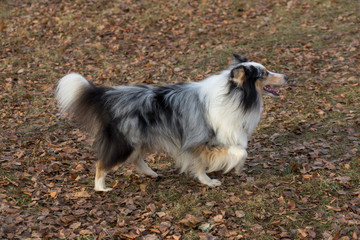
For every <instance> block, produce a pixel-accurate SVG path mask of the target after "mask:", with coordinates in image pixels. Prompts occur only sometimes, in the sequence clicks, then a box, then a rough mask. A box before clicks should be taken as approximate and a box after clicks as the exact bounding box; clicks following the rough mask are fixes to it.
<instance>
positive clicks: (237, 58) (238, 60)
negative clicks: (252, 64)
mask: <svg viewBox="0 0 360 240" xmlns="http://www.w3.org/2000/svg"><path fill="white" fill-rule="evenodd" d="M233 56H234V61H235V62H236V63H244V62H248V61H249V60H248V59H247V58H246V57H244V56H241V55H239V54H236V53H233Z"/></svg>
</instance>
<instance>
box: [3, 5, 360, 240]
mask: <svg viewBox="0 0 360 240" xmlns="http://www.w3.org/2000/svg"><path fill="white" fill-rule="evenodd" d="M359 12H360V3H359V1H351V0H315V1H312V0H305V1H299V0H290V1H286V0H274V1H269V0H256V1H236V0H225V1H216V0H202V1H185V0H181V1H166V0H160V1H144V0H139V1H135V0H116V1H104V0H97V1H90V0H77V1H57V0H51V1H42V0H34V1H20V0H2V1H1V2H0V46H1V47H0V87H1V92H0V106H1V107H0V115H1V119H0V126H1V127H0V129H1V130H0V131H1V132H0V134H1V135H0V137H1V138H0V152H1V154H0V165H1V168H0V186H1V188H0V222H1V224H0V238H2V239H12V238H34V239H36V238H38V239H54V238H66V239H74V238H75V239H302V238H304V239H334V240H335V239H343V240H346V239H359V238H360V227H359V226H360V174H359V173H360V158H359V144H360V140H359V137H360V118H359V110H360V104H359V103H360V87H359V77H360V74H359V69H360V42H359V41H360V40H359V39H360V33H359V32H360V18H359ZM234 52H235V53H239V54H242V55H245V56H246V57H248V58H249V59H251V60H253V61H256V62H261V63H262V64H263V65H265V66H266V67H267V68H268V69H269V70H271V71H274V72H280V73H284V74H287V75H289V76H290V82H289V84H288V85H287V86H284V87H283V88H282V91H281V97H280V98H278V99H271V98H266V99H265V111H264V114H263V119H262V120H261V122H260V124H259V126H258V128H257V129H256V131H255V133H254V135H253V137H252V138H251V140H250V142H249V148H248V153H249V154H248V155H249V157H248V159H247V164H246V166H245V169H244V173H243V174H242V175H241V176H240V177H239V176H236V175H235V174H234V173H229V174H226V175H223V174H221V173H216V174H213V175H212V177H216V178H218V179H220V180H221V181H222V182H223V185H222V186H221V187H217V188H208V187H206V186H204V185H201V184H199V183H198V182H197V181H195V180H193V179H191V178H189V177H188V176H186V175H183V174H182V175H180V174H178V173H177V170H176V169H175V168H174V166H173V164H172V159H171V158H170V157H168V156H166V155H165V154H163V153H158V154H155V153H154V154H153V155H149V156H147V157H146V160H147V161H148V162H149V164H150V165H151V167H152V168H153V169H154V170H155V171H156V172H157V173H158V174H159V175H160V177H159V178H157V179H151V178H148V177H144V176H140V175H138V174H136V173H135V172H133V171H132V170H133V169H132V167H131V166H130V167H128V168H121V169H119V170H118V171H117V172H115V173H112V174H110V175H109V177H108V178H107V180H108V181H107V182H108V185H109V186H112V187H113V188H114V190H113V191H111V192H107V193H96V192H94V190H93V179H94V174H95V171H94V163H95V160H96V157H95V154H94V151H93V149H92V148H91V137H90V136H88V135H86V134H85V133H84V132H83V131H81V130H79V129H78V128H76V125H75V124H74V123H72V122H71V121H70V120H69V119H67V118H61V117H60V116H59V115H58V113H57V112H58V110H57V107H56V104H55V101H54V87H55V85H56V83H57V81H58V79H60V78H61V77H62V76H64V75H65V74H66V73H69V72H79V73H81V74H83V75H84V76H85V77H86V78H87V79H89V80H90V81H92V82H94V83H95V84H99V85H105V86H115V85H121V84H127V85H131V84H139V83H141V84H154V85H159V84H163V83H174V82H188V81H200V80H201V79H204V78H206V77H208V76H210V75H212V74H216V73H218V72H219V71H221V70H222V69H224V68H226V67H227V65H228V63H229V61H230V60H231V54H232V53H234Z"/></svg>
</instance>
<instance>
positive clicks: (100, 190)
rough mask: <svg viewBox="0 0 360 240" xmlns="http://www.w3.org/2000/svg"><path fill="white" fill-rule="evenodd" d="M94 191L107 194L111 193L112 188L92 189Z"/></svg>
mask: <svg viewBox="0 0 360 240" xmlns="http://www.w3.org/2000/svg"><path fill="white" fill-rule="evenodd" d="M94 190H95V191H97V192H108V191H111V190H112V188H94Z"/></svg>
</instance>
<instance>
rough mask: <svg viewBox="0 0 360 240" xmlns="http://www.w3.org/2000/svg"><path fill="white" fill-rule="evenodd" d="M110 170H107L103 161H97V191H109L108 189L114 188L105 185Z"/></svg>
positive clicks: (95, 188)
mask: <svg viewBox="0 0 360 240" xmlns="http://www.w3.org/2000/svg"><path fill="white" fill-rule="evenodd" d="M108 172H109V170H107V169H106V168H105V167H104V166H103V164H102V162H101V161H100V160H99V161H97V163H96V173H95V187H94V190H95V191H99V192H108V191H110V190H112V188H107V187H106V185H105V177H106V175H107V173H108Z"/></svg>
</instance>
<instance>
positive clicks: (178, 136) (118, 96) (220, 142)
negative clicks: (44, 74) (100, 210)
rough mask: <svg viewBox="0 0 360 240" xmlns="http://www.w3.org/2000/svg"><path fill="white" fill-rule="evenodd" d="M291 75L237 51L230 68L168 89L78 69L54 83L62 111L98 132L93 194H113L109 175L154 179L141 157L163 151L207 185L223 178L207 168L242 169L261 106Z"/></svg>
mask: <svg viewBox="0 0 360 240" xmlns="http://www.w3.org/2000/svg"><path fill="white" fill-rule="evenodd" d="M287 81H288V77H287V76H285V75H283V74H279V73H273V72H270V71H268V70H267V69H266V68H265V67H264V66H263V65H261V64H260V63H255V62H250V61H248V59H247V58H245V57H243V56H240V55H237V54H234V59H233V61H232V64H231V65H230V67H229V68H228V69H226V70H224V71H222V72H221V73H220V74H218V75H213V76H210V77H208V78H206V79H205V80H203V81H200V82H190V83H178V84H169V85H163V86H150V85H135V86H117V87H98V86H95V85H94V84H92V83H90V82H88V81H87V80H86V79H85V78H84V77H82V76H81V75H79V74H76V73H70V74H68V75H66V76H65V77H63V78H62V79H61V80H60V81H59V83H58V85H57V88H56V98H57V101H58V105H59V108H60V113H63V112H67V113H68V114H69V115H70V116H71V117H73V118H74V119H75V121H77V122H78V123H80V125H82V126H85V127H86V128H87V130H88V131H89V132H90V133H91V134H93V135H94V137H95V139H94V148H95V149H96V152H97V157H98V159H99V160H98V161H97V163H96V175H95V188H94V189H95V191H110V190H111V188H108V187H106V185H105V176H106V175H107V174H108V173H109V171H110V170H112V169H117V167H118V166H120V164H122V163H130V164H134V165H135V167H136V171H137V172H139V173H141V174H145V175H147V176H150V177H154V178H155V177H157V176H158V175H157V173H155V172H154V171H153V170H152V169H151V168H150V167H149V166H148V165H147V164H146V163H145V161H144V160H143V155H144V154H145V153H146V152H149V151H165V152H167V153H168V154H169V155H171V156H172V157H173V158H174V159H175V165H176V167H177V168H179V170H180V173H183V172H187V173H189V174H190V175H192V176H193V177H194V178H196V179H198V180H199V181H200V183H202V184H205V185H207V186H209V187H216V186H220V185H221V182H220V181H219V180H217V179H211V178H210V177H209V176H208V175H207V173H209V172H214V171H223V172H224V173H227V172H229V171H230V170H232V169H235V172H236V173H238V174H239V173H240V171H241V169H242V167H243V165H244V163H245V159H246V158H247V151H246V149H247V144H248V139H249V137H250V136H251V134H252V132H253V130H254V129H255V127H256V126H257V124H258V123H259V121H260V117H261V113H262V111H263V95H270V96H272V97H278V96H279V91H278V90H277V89H274V88H273V87H272V86H280V85H283V84H285V83H286V82H287Z"/></svg>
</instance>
